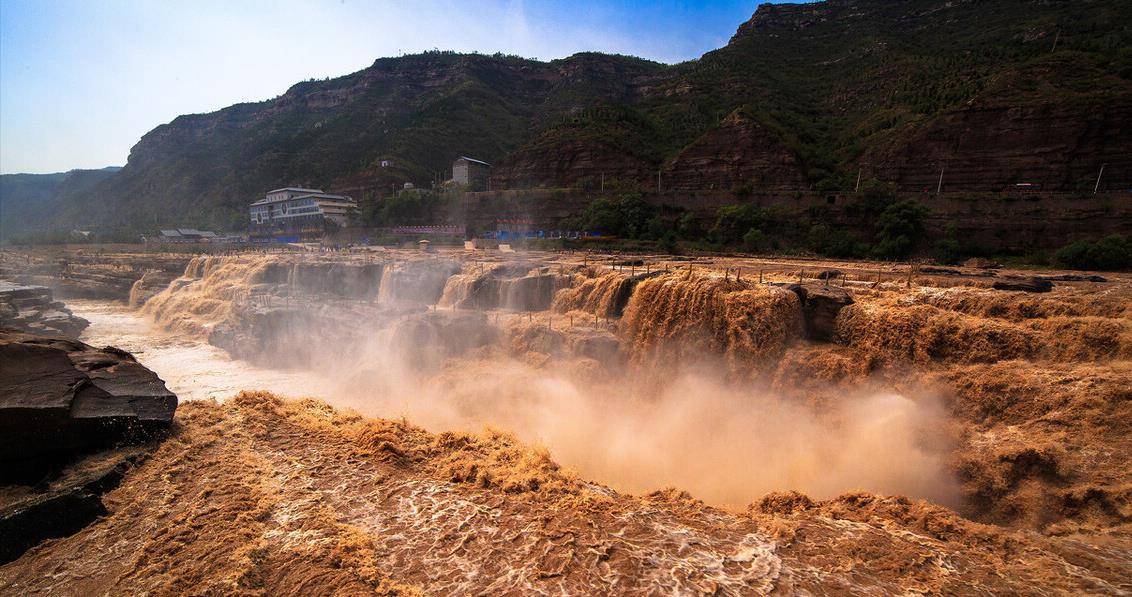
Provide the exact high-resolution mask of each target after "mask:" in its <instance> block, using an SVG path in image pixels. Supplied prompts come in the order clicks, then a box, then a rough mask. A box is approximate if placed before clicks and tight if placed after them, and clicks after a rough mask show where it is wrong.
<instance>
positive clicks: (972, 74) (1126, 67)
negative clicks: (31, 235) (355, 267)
mask: <svg viewBox="0 0 1132 597" xmlns="http://www.w3.org/2000/svg"><path fill="white" fill-rule="evenodd" d="M1130 20H1132V8H1129V5H1128V4H1127V3H1113V2H1099V1H1096V2H1090V1H1081V2H1043V1H1036V0H991V1H987V2H969V1H967V2H955V1H944V0H916V1H913V2H889V1H882V0H831V1H827V2H818V3H812V4H804V5H763V6H760V7H759V9H758V11H757V12H756V13H755V14H754V16H753V17H752V18H751V19H750V20H749V21H748V22H746V23H744V24H743V25H741V26H740V27H739V28H738V31H737V32H736V34H735V35H734V36H733V37H732V39H731V40H730V42H729V43H728V44H727V45H726V46H725V47H723V48H720V49H718V50H715V51H713V52H709V53H708V54H706V55H704V56H703V57H702V58H700V59H699V60H696V61H691V62H687V63H683V64H679V65H674V66H665V65H661V64H656V63H651V62H648V61H644V60H640V59H636V58H630V57H624V56H608V55H602V54H594V53H585V54H578V55H575V56H572V57H570V58H567V59H563V60H557V61H552V62H539V61H534V60H525V59H521V58H516V57H511V56H500V55H495V56H481V55H458V54H451V53H430V54H424V55H416V56H405V57H400V58H383V59H380V60H378V61H376V62H375V63H374V64H373V65H372V66H371V67H369V68H367V69H365V70H362V71H359V72H357V73H353V74H350V75H347V76H344V77H339V78H336V79H331V80H324V81H307V82H303V83H299V84H297V85H295V86H294V87H292V88H291V89H290V90H288V91H287V93H285V94H284V95H282V96H280V97H278V98H275V99H273V100H269V101H265V102H260V103H254V104H240V105H235V106H231V107H229V108H225V109H223V110H220V111H218V112H214V113H211V114H197V115H187V116H181V117H178V118H177V119H175V120H174V121H173V122H170V123H168V124H165V125H162V126H159V127H157V128H156V129H154V130H153V131H151V132H150V133H148V134H147V135H145V136H144V137H143V138H142V139H141V140H140V141H139V142H138V144H137V145H136V146H135V147H134V148H133V151H132V152H131V155H130V159H129V163H128V164H127V166H126V167H125V168H124V169H123V170H122V171H121V172H119V173H117V174H115V175H113V176H111V177H109V178H107V179H106V180H103V181H101V182H99V183H98V184H96V185H94V186H93V188H83V189H81V190H80V191H76V192H71V193H69V194H64V195H63V196H64V197H65V200H63V201H60V207H59V209H57V210H53V211H52V212H51V213H50V214H48V217H46V218H43V219H42V220H39V221H37V222H36V224H37V225H42V226H43V227H64V226H76V225H78V224H79V223H83V224H84V225H98V226H103V227H113V226H123V227H133V228H146V229H149V228H153V227H154V226H157V225H201V226H216V227H233V228H237V227H240V226H242V224H243V222H244V217H245V214H244V208H245V206H246V204H247V203H248V202H249V201H251V200H252V199H254V198H255V197H257V196H258V195H259V194H260V193H262V192H263V191H264V190H265V189H268V188H273V187H277V186H281V185H304V186H317V187H322V188H327V189H328V190H331V191H338V192H346V193H350V194H353V195H355V196H359V197H360V196H361V195H362V194H366V193H368V194H381V193H384V192H385V191H386V190H388V189H391V188H392V187H394V186H399V185H400V184H401V183H404V182H407V181H411V182H414V183H416V184H417V185H428V184H430V183H432V182H433V181H436V180H441V179H444V178H446V177H447V176H448V173H449V168H450V164H451V160H452V159H453V158H454V157H455V156H457V155H461V154H464V155H472V156H475V157H477V158H480V159H483V160H485V161H488V162H491V163H492V164H494V165H495V166H496V167H495V170H494V172H493V175H492V177H493V181H492V187H493V188H496V189H498V188H506V187H511V188H518V187H523V188H526V187H555V186H564V185H574V186H579V187H582V188H593V187H594V186H596V185H597V184H599V182H598V181H599V180H600V178H601V177H602V176H604V177H605V178H606V180H607V181H608V180H610V179H613V180H622V181H636V182H638V183H640V184H642V185H645V186H646V188H647V187H648V186H651V185H652V184H654V182H655V178H656V173H657V171H658V169H660V170H662V178H663V179H665V180H668V181H669V184H671V185H673V187H672V188H678V189H681V190H710V189H723V188H733V187H736V186H740V185H750V186H751V187H753V188H754V189H756V190H776V191H777V190H785V189H790V190H794V189H808V188H814V189H847V188H852V186H853V184H854V180H855V178H856V176H857V173H858V171H862V172H863V173H864V175H865V176H866V178H868V177H875V178H877V179H879V180H881V181H884V182H891V183H895V184H896V185H897V186H898V187H900V188H901V190H905V191H909V190H919V189H921V188H923V187H925V186H930V185H931V184H933V183H934V182H936V181H937V180H938V176H939V169H940V168H945V169H946V170H947V171H948V172H951V174H950V175H947V174H946V173H945V180H944V183H945V185H947V186H948V188H949V189H951V190H999V189H1002V188H1006V187H1009V186H1012V185H1014V184H1016V183H1019V182H1032V183H1037V184H1039V185H1041V186H1042V188H1043V190H1060V191H1074V190H1081V189H1084V188H1086V187H1088V189H1089V190H1091V186H1089V181H1090V180H1092V181H1094V182H1095V177H1096V174H1097V172H1098V170H1099V168H1100V166H1101V164H1107V166H1106V171H1105V177H1104V179H1103V180H1102V189H1109V190H1115V189H1122V188H1128V187H1130V186H1132V165H1130V163H1129V158H1128V157H1127V156H1129V155H1132V125H1130V123H1132V120H1130V112H1129V109H1127V108H1125V107H1124V106H1127V105H1132V101H1130V100H1132V58H1130V57H1129V55H1128V53H1127V52H1126V51H1123V50H1122V49H1125V48H1128V47H1132V33H1130V32H1129V30H1128V29H1127V27H1124V26H1123V23H1127V22H1129V21H1130ZM738 115H742V116H741V117H740V116H738ZM383 161H385V162H388V163H389V165H388V166H386V167H383V166H381V164H382V163H383Z"/></svg>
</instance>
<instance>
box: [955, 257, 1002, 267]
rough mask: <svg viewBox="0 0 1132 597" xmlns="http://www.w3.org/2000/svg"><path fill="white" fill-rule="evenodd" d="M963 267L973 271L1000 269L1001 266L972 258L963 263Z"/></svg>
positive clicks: (983, 259)
mask: <svg viewBox="0 0 1132 597" xmlns="http://www.w3.org/2000/svg"><path fill="white" fill-rule="evenodd" d="M963 267H970V268H974V269H1001V268H1002V264H1001V263H998V262H996V261H992V260H990V259H986V258H985V257H972V258H970V259H968V260H967V261H964V262H963Z"/></svg>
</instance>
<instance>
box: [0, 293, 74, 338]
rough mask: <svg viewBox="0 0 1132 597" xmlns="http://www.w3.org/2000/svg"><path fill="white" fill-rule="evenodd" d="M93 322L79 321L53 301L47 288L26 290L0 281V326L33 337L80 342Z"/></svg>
mask: <svg viewBox="0 0 1132 597" xmlns="http://www.w3.org/2000/svg"><path fill="white" fill-rule="evenodd" d="M88 325H90V322H89V321H87V320H85V319H83V318H82V317H76V316H75V315H74V314H73V313H71V311H70V310H69V309H67V307H66V306H65V305H63V303H60V302H57V301H55V300H53V299H52V296H51V289H50V288H47V287H45V286H23V285H20V284H13V283H11V282H7V281H4V280H0V326H4V327H8V328H13V329H16V330H20V331H23V332H28V333H32V334H49V335H50V334H57V335H63V336H67V337H71V338H77V337H78V335H79V334H81V333H82V331H83V330H85V329H86V327H87V326H88Z"/></svg>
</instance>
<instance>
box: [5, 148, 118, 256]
mask: <svg viewBox="0 0 1132 597" xmlns="http://www.w3.org/2000/svg"><path fill="white" fill-rule="evenodd" d="M121 169H122V168H121V167H118V166H108V167H106V168H101V169H99V170H71V171H70V172H55V173H52V174H0V239H7V238H10V236H11V235H13V234H18V233H19V232H21V231H24V230H28V229H33V228H35V227H36V226H35V225H36V223H39V222H53V218H54V216H55V213H56V211H57V210H58V209H59V208H60V204H61V203H64V202H67V201H78V200H79V199H78V197H77V196H79V195H83V194H85V193H88V192H90V191H91V190H92V188H93V187H94V186H95V185H96V184H97V183H99V182H101V181H102V180H105V179H107V178H109V177H110V176H111V175H113V174H114V173H115V172H118V171H119V170H121Z"/></svg>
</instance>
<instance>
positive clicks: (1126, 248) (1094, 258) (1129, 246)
mask: <svg viewBox="0 0 1132 597" xmlns="http://www.w3.org/2000/svg"><path fill="white" fill-rule="evenodd" d="M1054 260H1055V261H1056V262H1057V264H1058V265H1061V266H1062V267H1067V268H1070V269H1087V270H1112V271H1123V270H1129V269H1132V236H1121V235H1119V234H1112V235H1109V236H1106V237H1104V238H1102V239H1100V240H1098V241H1087V240H1079V241H1076V242H1072V243H1069V244H1068V245H1065V246H1064V247H1062V248H1060V249H1058V251H1057V253H1056V254H1055V255H1054Z"/></svg>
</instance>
